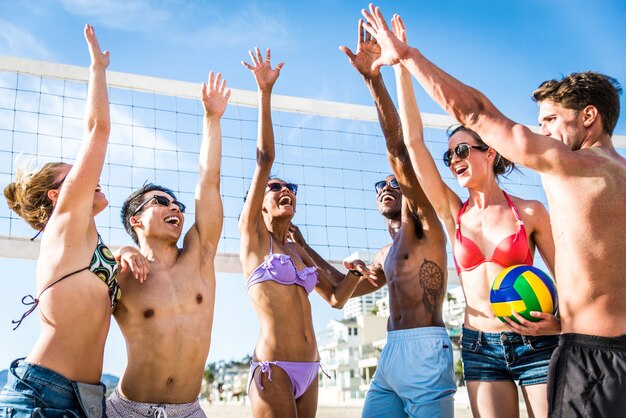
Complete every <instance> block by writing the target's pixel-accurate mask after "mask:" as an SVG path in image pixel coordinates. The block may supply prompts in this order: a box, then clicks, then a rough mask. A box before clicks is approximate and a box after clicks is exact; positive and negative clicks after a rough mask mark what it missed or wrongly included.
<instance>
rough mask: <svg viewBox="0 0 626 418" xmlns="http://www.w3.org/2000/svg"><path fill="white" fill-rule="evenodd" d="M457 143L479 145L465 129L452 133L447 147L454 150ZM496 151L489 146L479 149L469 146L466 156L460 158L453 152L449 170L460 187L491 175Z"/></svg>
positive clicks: (492, 174) (468, 185)
mask: <svg viewBox="0 0 626 418" xmlns="http://www.w3.org/2000/svg"><path fill="white" fill-rule="evenodd" d="M459 144H467V145H469V146H470V147H479V146H481V145H484V144H480V143H479V142H478V141H476V139H475V138H474V137H473V136H472V135H471V134H469V133H468V132H465V131H459V132H457V133H455V134H454V135H452V136H451V137H450V139H449V141H448V149H450V150H454V149H455V148H456V147H457V146H458V145H459ZM496 155H497V154H496V152H495V151H494V150H493V149H492V148H489V149H487V150H484V151H483V150H480V149H477V148H469V155H468V156H467V158H460V157H459V156H458V155H456V153H455V152H452V154H451V156H450V171H451V172H452V175H453V176H454V177H455V178H456V179H457V180H458V182H459V185H461V186H462V187H470V186H472V185H474V184H475V183H476V182H478V181H481V180H482V179H485V178H489V177H493V178H494V179H495V175H494V172H493V163H494V159H495V157H496Z"/></svg>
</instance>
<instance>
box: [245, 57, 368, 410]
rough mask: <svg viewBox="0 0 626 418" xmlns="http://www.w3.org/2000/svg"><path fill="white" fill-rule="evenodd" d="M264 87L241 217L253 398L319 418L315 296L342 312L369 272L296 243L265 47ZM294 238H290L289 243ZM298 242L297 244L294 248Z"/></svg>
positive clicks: (259, 60) (291, 187) (255, 67)
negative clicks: (335, 264)
mask: <svg viewBox="0 0 626 418" xmlns="http://www.w3.org/2000/svg"><path fill="white" fill-rule="evenodd" d="M250 58H251V59H252V65H251V64H247V63H243V62H242V64H243V65H244V66H246V67H247V68H248V69H249V70H250V71H252V73H253V75H254V78H255V80H256V82H257V85H258V89H259V128H258V140H257V151H256V161H257V163H256V168H255V171H254V174H253V176H252V183H251V184H250V189H249V191H248V194H247V197H246V200H245V203H244V207H243V210H242V212H241V216H240V218H239V232H240V234H241V251H240V259H241V264H242V266H243V271H244V274H245V275H246V277H247V278H248V279H247V290H248V295H249V297H250V300H251V301H252V304H253V306H254V309H255V311H256V313H257V316H258V318H259V323H260V326H261V334H260V336H259V339H258V341H257V344H256V347H255V350H254V354H253V356H252V362H251V367H250V377H249V380H248V394H249V396H250V401H251V404H252V413H253V415H254V416H255V417H256V416H263V417H268V416H272V417H281V418H286V417H314V416H315V412H316V410H317V390H318V386H317V376H318V372H319V369H320V363H319V353H318V351H317V343H316V341H315V331H314V329H313V318H312V315H311V304H310V302H309V294H310V293H311V292H312V291H313V290H314V289H315V290H316V291H317V292H318V293H319V294H320V295H321V296H322V297H323V298H324V299H325V300H326V301H327V302H328V303H329V304H330V305H331V306H333V307H335V308H341V307H342V306H343V305H344V304H345V302H346V301H347V300H348V298H349V297H350V295H351V294H352V292H353V291H354V289H355V287H356V285H357V284H358V282H359V277H358V275H359V274H362V273H366V271H365V270H363V268H364V267H365V265H361V266H360V267H358V268H359V273H357V274H354V272H353V271H352V272H348V273H347V274H346V275H345V276H344V275H343V274H341V273H339V272H337V271H332V272H331V271H327V270H326V269H319V270H318V269H317V268H316V267H315V265H314V263H313V260H311V258H310V257H309V256H308V255H307V254H306V252H305V251H304V250H303V249H302V247H301V246H300V245H299V244H297V243H296V242H295V241H297V239H293V240H292V239H291V237H292V235H291V234H292V233H293V232H292V231H290V226H291V220H292V219H293V217H294V215H295V213H296V193H297V191H298V186H297V185H296V184H293V183H287V182H285V181H283V180H280V179H277V178H270V170H271V169H272V164H273V162H274V132H273V128H272V119H271V101H270V100H271V93H272V88H273V86H274V83H275V82H276V80H277V79H278V76H279V74H280V69H281V68H282V66H283V64H282V63H281V64H278V65H277V66H276V68H274V69H272V67H271V64H270V51H269V49H268V50H267V53H266V56H265V60H263V57H262V56H261V52H260V51H259V49H258V48H256V49H255V51H250ZM288 237H289V238H290V240H288ZM290 241H291V242H290Z"/></svg>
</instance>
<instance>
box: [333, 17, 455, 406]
mask: <svg viewBox="0 0 626 418" xmlns="http://www.w3.org/2000/svg"><path fill="white" fill-rule="evenodd" d="M341 50H342V51H344V52H345V53H346V55H347V56H348V58H349V60H350V62H351V64H352V65H353V66H354V68H355V69H356V70H357V71H358V72H359V73H360V74H361V75H362V76H363V79H364V81H365V84H366V85H367V87H368V89H369V91H370V93H371V94H372V98H373V99H374V102H375V104H376V108H377V110H378V119H379V122H380V125H381V128H382V131H383V134H384V136H385V140H386V144H387V157H388V159H389V163H390V164H391V167H392V170H393V173H394V175H390V176H387V177H386V178H385V179H384V180H381V181H379V182H377V183H376V184H375V189H376V193H377V196H376V202H377V205H378V209H379V211H380V213H381V214H382V215H383V216H384V217H385V220H386V222H387V228H388V230H389V234H390V236H391V237H392V239H393V242H392V243H391V244H390V245H387V246H386V247H384V248H382V249H381V250H380V251H379V252H378V253H377V255H376V258H375V262H374V263H373V265H371V266H369V269H370V270H371V271H372V272H373V273H375V274H376V276H377V278H378V283H379V285H383V284H385V283H386V284H387V285H388V286H389V310H390V316H389V322H388V324H387V344H386V345H385V348H384V349H383V351H382V353H381V356H380V361H379V365H378V368H377V370H376V373H375V375H374V378H373V380H372V384H371V386H370V389H369V391H368V392H367V397H366V400H365V406H364V409H363V415H362V416H363V417H374V416H381V412H382V411H386V413H387V414H388V415H386V416H396V414H397V415H398V416H406V414H408V415H409V416H411V417H452V416H453V414H454V400H453V396H454V393H455V391H456V386H455V383H454V371H453V366H452V344H451V342H450V338H449V337H448V334H447V332H446V329H445V327H444V322H443V317H442V304H443V299H444V295H445V293H446V281H447V265H448V264H447V255H446V237H445V233H444V230H443V227H442V225H441V223H440V222H439V220H438V219H437V214H436V213H435V210H434V209H433V207H432V206H431V205H430V203H429V202H428V200H427V199H426V196H425V195H424V192H423V191H422V189H421V186H420V184H419V182H418V181H417V177H416V176H415V172H414V170H413V167H412V165H411V162H410V159H409V154H408V151H407V148H406V146H405V145H404V141H403V137H402V125H401V122H400V117H399V115H398V112H397V110H396V108H395V106H394V104H393V102H392V100H391V97H390V96H389V93H388V92H387V89H386V87H385V84H384V83H383V79H382V75H381V74H380V72H379V71H378V69H375V70H372V65H371V64H372V62H373V61H374V60H375V59H376V58H377V57H378V55H379V54H380V48H379V47H378V45H376V43H375V42H374V41H373V39H372V38H371V36H369V34H367V33H365V32H364V31H363V27H362V25H361V24H359V36H358V43H357V51H356V54H354V53H353V52H352V51H350V49H349V48H347V47H344V46H342V47H341ZM376 289H377V287H376V286H375V285H373V284H372V282H371V281H369V280H362V281H361V282H360V283H359V285H358V287H357V288H356V290H355V292H354V293H353V296H360V295H363V294H366V293H370V292H373V291H374V290H376Z"/></svg>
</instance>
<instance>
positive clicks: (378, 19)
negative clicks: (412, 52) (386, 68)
mask: <svg viewBox="0 0 626 418" xmlns="http://www.w3.org/2000/svg"><path fill="white" fill-rule="evenodd" d="M361 13H362V14H363V17H364V18H365V20H366V21H367V23H364V24H363V28H365V30H366V31H367V32H368V33H370V34H371V35H372V37H374V39H376V42H377V43H378V45H380V57H379V58H378V59H377V60H376V61H375V62H374V63H372V70H374V69H379V68H380V67H381V66H383V65H394V64H398V63H399V62H400V59H401V58H402V57H403V56H404V55H405V54H406V51H407V50H408V49H409V46H408V45H407V44H406V43H405V42H404V41H402V40H401V39H399V38H398V36H397V34H394V33H392V32H391V30H389V27H388V26H387V23H386V22H385V18H384V17H383V14H382V13H381V11H380V8H379V7H375V6H374V5H373V4H371V3H370V7H369V12H368V11H367V10H365V9H363V10H362V11H361ZM396 16H397V15H394V18H395V17H396ZM398 18H399V16H398ZM398 23H400V24H401V28H404V24H403V23H402V20H399V21H398ZM394 29H395V27H394Z"/></svg>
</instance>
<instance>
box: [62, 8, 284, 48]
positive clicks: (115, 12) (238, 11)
mask: <svg viewBox="0 0 626 418" xmlns="http://www.w3.org/2000/svg"><path fill="white" fill-rule="evenodd" d="M61 3H62V5H63V7H64V8H65V9H66V10H67V11H68V12H69V13H72V14H74V15H76V16H80V17H84V18H86V19H89V20H90V21H91V22H93V24H94V25H98V26H100V25H103V26H106V27H108V28H111V29H118V30H125V31H132V32H139V33H145V34H148V35H150V36H152V37H154V38H158V39H161V40H163V41H164V42H167V43H169V44H172V45H180V46H188V47H189V46H191V47H196V48H202V47H204V46H206V45H207V44H209V46H210V45H219V46H220V47H233V46H238V47H245V48H249V47H251V45H250V43H251V42H252V43H253V44H258V45H269V44H271V45H272V47H273V48H277V47H283V46H284V45H286V44H288V43H289V42H290V37H289V36H288V29H287V28H288V23H289V21H288V19H287V18H286V16H285V15H284V14H283V13H282V12H281V11H280V8H279V7H276V6H275V7H274V9H270V8H268V7H265V8H260V7H259V6H258V5H257V4H255V3H250V4H246V5H245V6H244V7H242V8H238V7H226V8H220V9H218V7H208V6H207V5H206V4H205V3H203V2H199V3H192V2H184V1H175V0H170V1H163V2H162V1H148V0H125V1H119V0H61ZM225 10H228V13H226V12H224V11H225ZM205 22H206V23H205ZM251 40H253V41H251ZM252 46H254V45H252Z"/></svg>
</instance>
